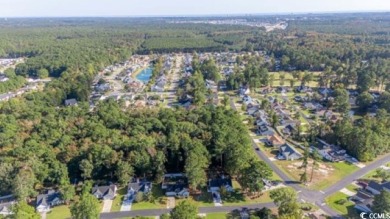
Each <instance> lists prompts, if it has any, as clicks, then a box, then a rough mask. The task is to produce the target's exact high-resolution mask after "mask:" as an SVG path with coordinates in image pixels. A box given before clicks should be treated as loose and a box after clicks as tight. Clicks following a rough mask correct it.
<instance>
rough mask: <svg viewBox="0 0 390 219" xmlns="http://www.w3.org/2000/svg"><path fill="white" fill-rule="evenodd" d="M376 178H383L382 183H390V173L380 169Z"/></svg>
mask: <svg viewBox="0 0 390 219" xmlns="http://www.w3.org/2000/svg"><path fill="white" fill-rule="evenodd" d="M376 177H379V178H381V180H382V182H385V181H389V180H390V173H389V171H387V170H384V169H382V168H380V169H378V170H377V171H376Z"/></svg>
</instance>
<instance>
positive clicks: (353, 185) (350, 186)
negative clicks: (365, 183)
mask: <svg viewBox="0 0 390 219" xmlns="http://www.w3.org/2000/svg"><path fill="white" fill-rule="evenodd" d="M345 188H346V189H348V190H349V191H351V192H358V189H359V188H360V187H359V186H357V185H355V184H349V185H348V186H346V187H345Z"/></svg>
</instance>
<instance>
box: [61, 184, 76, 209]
mask: <svg viewBox="0 0 390 219" xmlns="http://www.w3.org/2000/svg"><path fill="white" fill-rule="evenodd" d="M60 192H61V196H62V199H63V200H64V201H65V202H66V204H69V202H70V200H72V199H73V197H74V196H75V195H76V190H75V188H74V186H73V185H71V184H69V183H67V184H65V185H62V186H60Z"/></svg>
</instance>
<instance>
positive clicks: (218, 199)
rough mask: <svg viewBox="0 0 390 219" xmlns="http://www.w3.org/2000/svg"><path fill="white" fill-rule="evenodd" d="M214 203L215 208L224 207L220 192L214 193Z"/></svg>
mask: <svg viewBox="0 0 390 219" xmlns="http://www.w3.org/2000/svg"><path fill="white" fill-rule="evenodd" d="M212 196H213V202H214V206H215V207H221V206H222V200H221V194H219V192H213V194H212Z"/></svg>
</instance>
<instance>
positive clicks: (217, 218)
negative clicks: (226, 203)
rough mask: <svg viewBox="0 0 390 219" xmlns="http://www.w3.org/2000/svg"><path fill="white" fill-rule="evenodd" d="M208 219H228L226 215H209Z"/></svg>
mask: <svg viewBox="0 0 390 219" xmlns="http://www.w3.org/2000/svg"><path fill="white" fill-rule="evenodd" d="M205 218H206V219H224V218H226V213H210V214H207V215H206V217H205Z"/></svg>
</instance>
